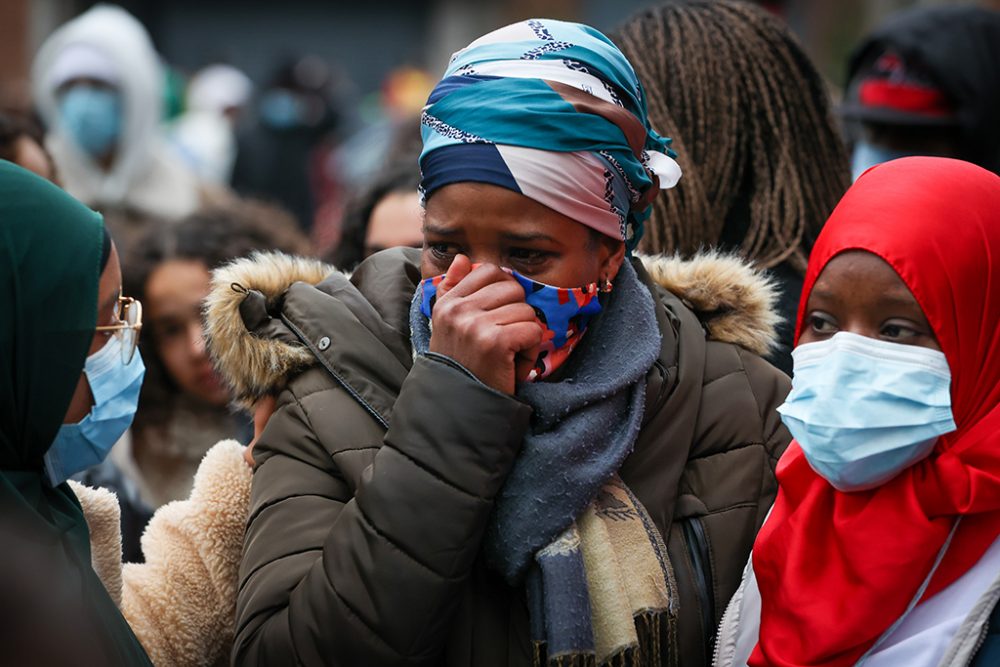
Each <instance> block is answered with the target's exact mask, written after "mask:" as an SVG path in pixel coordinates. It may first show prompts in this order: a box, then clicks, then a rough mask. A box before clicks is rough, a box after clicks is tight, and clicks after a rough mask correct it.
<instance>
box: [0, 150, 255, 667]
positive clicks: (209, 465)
mask: <svg viewBox="0 0 1000 667" xmlns="http://www.w3.org/2000/svg"><path fill="white" fill-rule="evenodd" d="M0 255H2V256H3V257H5V258H9V259H11V260H12V261H4V262H0V295H3V299H4V303H3V309H4V313H5V316H4V317H3V318H0V398H2V400H0V405H2V409H0V544H2V545H3V548H2V549H0V597H2V604H0V655H2V658H0V662H2V663H3V664H5V665H8V664H10V665H122V666H124V665H128V666H130V667H131V666H137V665H149V664H151V661H152V664H157V665H171V666H174V667H196V666H202V665H211V664H216V663H217V661H218V660H219V659H220V658H223V657H225V656H227V655H228V652H229V649H230V646H231V643H232V636H233V624H234V619H233V611H234V605H235V597H236V573H237V567H238V564H239V556H240V547H241V543H242V535H243V527H244V524H245V522H246V514H247V504H248V499H249V491H250V470H249V468H248V467H247V465H246V463H245V462H244V460H243V447H242V446H240V445H239V444H238V443H236V442H232V441H230V442H221V443H219V444H217V445H216V446H215V447H213V448H212V450H211V451H210V452H209V454H208V455H207V456H206V457H205V459H204V461H203V462H202V465H201V467H200V468H199V470H198V474H197V477H196V482H195V488H194V491H193V492H192V494H191V497H190V498H189V499H187V500H184V501H182V502H178V503H174V504H172V505H171V506H170V507H169V508H165V509H164V510H163V511H161V512H158V513H157V515H156V516H155V517H154V519H153V521H152V523H151V525H150V527H149V530H148V531H147V532H146V534H145V536H144V537H143V543H144V546H145V547H146V549H147V555H148V560H147V563H145V564H142V565H136V564H130V565H124V566H123V564H122V553H121V546H120V541H119V540H120V538H119V534H120V525H119V511H118V503H117V502H116V500H115V498H114V496H113V495H112V494H110V493H108V492H107V491H104V490H98V489H91V488H88V487H85V486H81V485H80V484H77V483H75V482H72V481H67V478H68V477H69V476H70V475H71V474H73V473H74V472H77V471H79V470H82V469H83V468H85V467H87V466H89V465H92V464H94V463H96V462H98V461H100V460H101V459H102V458H103V457H104V456H106V454H107V452H108V450H109V449H110V448H111V447H112V445H114V443H115V440H117V438H118V437H119V435H121V434H122V432H124V431H125V429H127V428H128V425H129V422H130V421H131V418H132V415H133V414H134V413H135V408H136V401H137V399H138V395H139V385H140V384H141V383H142V379H143V372H142V369H143V363H142V358H141V356H140V355H139V353H138V352H136V350H135V347H134V342H135V341H136V337H137V336H138V329H139V328H140V327H141V326H142V315H141V304H140V303H139V302H137V301H135V300H134V299H131V298H129V297H127V296H125V295H124V294H123V290H122V274H121V267H120V264H119V260H118V253H117V250H116V248H115V246H114V243H113V242H112V240H111V237H110V236H109V235H108V233H107V230H106V229H105V228H104V225H103V223H102V222H101V217H100V215H98V214H96V213H94V212H93V211H91V210H89V209H87V208H86V207H85V206H83V205H82V204H81V203H80V202H79V201H77V200H75V199H73V198H72V197H70V196H69V195H68V194H66V192H65V191H63V190H61V189H59V188H57V187H56V186H55V185H53V184H52V183H50V182H48V181H46V180H44V179H42V178H39V177H38V176H37V175H34V174H32V173H30V172H28V171H27V170H25V169H22V168H20V167H17V166H15V165H13V164H10V163H7V162H0ZM125 294H127V292H125ZM147 654H148V655H147Z"/></svg>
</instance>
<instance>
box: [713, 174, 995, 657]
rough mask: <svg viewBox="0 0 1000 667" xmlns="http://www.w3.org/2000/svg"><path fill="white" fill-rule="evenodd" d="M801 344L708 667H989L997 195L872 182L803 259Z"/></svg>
mask: <svg viewBox="0 0 1000 667" xmlns="http://www.w3.org/2000/svg"><path fill="white" fill-rule="evenodd" d="M796 337H797V347H796V349H795V352H794V354H793V358H794V367H795V375H794V379H793V381H792V392H791V394H789V397H788V399H787V401H786V403H785V404H784V405H783V406H781V407H780V408H779V412H780V413H781V415H782V420H783V421H784V422H785V424H786V426H788V428H789V430H790V431H791V432H792V434H793V435H794V436H795V442H793V443H792V445H791V446H790V447H789V449H788V451H787V452H786V454H785V455H784V457H783V458H782V460H781V461H780V462H779V464H778V469H777V475H778V481H779V485H780V490H779V493H778V497H777V500H776V501H775V505H774V507H773V509H772V511H771V514H770V516H769V518H768V520H767V522H766V523H765V525H764V527H763V528H762V530H761V532H760V534H759V535H758V537H757V541H756V543H755V545H754V550H753V555H752V557H751V562H750V563H749V564H748V565H747V570H746V573H745V575H744V581H743V584H742V586H741V587H740V590H739V591H738V592H737V594H736V596H734V598H733V600H732V602H731V603H730V605H729V609H728V610H727V612H726V614H725V616H724V617H723V620H722V626H721V627H720V632H719V640H718V646H717V651H716V660H715V664H716V665H717V666H719V667H729V666H731V665H739V666H740V667H742V666H744V665H750V667H792V666H795V667H805V666H810V667H814V666H815V667H848V666H850V665H856V664H859V663H860V664H863V665H865V667H888V666H890V665H893V666H897V665H905V666H906V667H930V666H932V665H945V664H947V665H951V664H961V665H967V664H986V662H985V660H987V659H988V658H986V657H985V653H986V652H991V651H994V650H996V649H997V647H996V646H992V645H991V642H988V641H987V642H985V645H984V640H985V638H986V636H987V630H988V628H989V625H990V623H989V621H990V616H991V613H993V610H994V609H995V608H996V607H997V601H998V600H1000V577H998V575H1000V539H998V537H1000V177H998V176H996V175H995V174H993V173H991V172H989V171H986V170H985V169H982V168H980V167H977V166H974V165H972V164H969V163H966V162H961V161H958V160H950V159H944V158H930V157H912V158H904V159H900V160H895V161H892V162H887V163H884V164H882V165H880V166H877V167H874V168H872V169H870V170H869V171H867V172H866V173H865V174H864V175H863V176H862V177H861V178H860V179H859V180H858V181H857V182H856V183H855V184H854V186H852V187H851V189H850V190H848V192H847V194H846V195H845V196H844V198H843V199H842V200H841V202H840V204H839V205H838V206H837V208H836V210H834V212H833V214H832V216H831V217H830V219H829V221H828V222H827V224H826V227H825V228H824V230H823V232H822V234H821V235H820V237H819V239H818V241H817V243H816V246H815V248H814V250H813V253H812V257H811V258H810V262H809V271H808V273H807V276H806V281H805V288H804V290H803V296H802V302H801V304H800V308H799V316H798V323H797V328H796ZM977 653H978V657H977ZM973 661H977V662H973ZM990 664H994V663H990Z"/></svg>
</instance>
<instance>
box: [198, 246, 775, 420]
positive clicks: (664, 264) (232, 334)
mask: <svg viewBox="0 0 1000 667" xmlns="http://www.w3.org/2000/svg"><path fill="white" fill-rule="evenodd" d="M640 259H641V261H642V265H643V267H644V268H645V269H646V272H647V273H648V274H649V276H650V278H651V279H652V280H653V281H654V282H655V283H656V284H658V285H660V286H661V287H663V288H664V289H666V290H667V291H669V292H671V293H672V294H674V295H675V296H677V297H678V298H679V299H681V301H682V302H683V303H684V305H686V306H687V307H688V308H690V309H691V310H692V311H693V312H694V313H695V315H696V316H697V317H698V319H699V321H700V322H701V323H702V325H703V326H704V327H705V330H706V332H707V336H708V338H709V339H711V340H716V341H720V342H724V343H732V344H735V345H739V346H741V347H744V348H746V349H747V350H749V351H751V352H754V353H756V354H760V355H763V354H766V353H767V352H768V351H769V350H770V349H771V348H772V346H773V345H774V341H775V327H776V326H777V324H778V322H779V320H780V318H779V316H778V315H777V313H776V312H775V310H774V307H775V302H776V300H777V289H776V287H775V285H774V282H773V280H772V279H771V278H769V277H768V276H767V275H765V274H764V273H763V272H761V271H759V270H757V269H754V268H753V267H751V266H750V265H749V264H748V263H747V262H746V261H745V260H743V259H740V258H739V257H736V256H734V255H728V254H722V253H717V252H708V253H701V254H698V255H697V256H695V257H693V258H692V259H682V258H680V257H677V256H660V255H658V256H642V257H640ZM360 270H361V269H359V271H360ZM335 273H338V271H337V269H335V268H334V267H332V266H330V265H328V264H324V263H322V262H319V261H316V260H311V259H304V258H300V257H291V256H289V255H284V254H281V253H256V254H254V255H252V256H250V257H248V258H244V259H239V260H236V261H234V262H232V263H230V264H227V265H226V266H223V267H221V268H219V269H217V270H216V271H215V272H214V273H213V276H212V288H211V292H210V294H209V297H208V299H207V300H206V305H205V317H206V331H207V335H208V341H209V348H210V350H211V353H212V357H213V359H214V361H215V364H216V367H217V368H218V369H219V372H220V373H221V375H222V376H223V377H224V378H225V379H226V380H227V381H228V383H229V385H230V386H231V388H232V389H233V392H234V396H235V399H236V401H237V403H239V404H241V405H243V406H244V407H249V406H251V405H252V404H253V403H254V402H255V401H256V400H258V399H259V398H260V397H262V396H264V395H266V394H273V393H275V392H277V391H279V390H280V389H281V388H282V387H283V386H284V385H285V383H286V382H287V380H288V379H289V378H290V377H291V376H293V375H295V374H297V373H298V372H300V371H302V370H304V369H305V368H307V367H309V366H312V365H313V364H315V363H317V360H316V357H315V355H314V354H313V352H311V351H310V350H309V349H308V348H307V347H306V346H304V345H303V344H302V343H301V342H300V341H298V340H296V338H295V336H294V335H291V334H290V331H289V330H288V329H285V328H284V327H281V325H280V324H278V325H277V329H275V325H274V324H266V323H261V319H262V317H261V314H262V313H265V312H266V313H270V314H275V313H277V312H278V311H280V310H281V306H282V300H283V299H284V298H285V293H286V291H287V290H288V289H289V288H290V287H291V286H292V285H294V284H295V283H306V284H309V285H318V284H320V283H322V282H324V281H325V280H326V279H328V278H329V277H330V276H331V275H332V274H335ZM341 275H342V276H343V277H342V278H341V279H342V280H343V279H346V277H347V275H346V274H341ZM265 319H266V318H265ZM255 324H256V325H258V326H255ZM248 326H249V328H248ZM251 329H255V333H251ZM262 332H263V333H265V334H266V335H262Z"/></svg>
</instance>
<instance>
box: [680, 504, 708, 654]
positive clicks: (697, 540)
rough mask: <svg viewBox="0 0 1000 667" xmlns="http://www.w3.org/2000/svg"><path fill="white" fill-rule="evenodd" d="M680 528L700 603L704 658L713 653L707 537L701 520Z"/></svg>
mask: <svg viewBox="0 0 1000 667" xmlns="http://www.w3.org/2000/svg"><path fill="white" fill-rule="evenodd" d="M681 526H682V528H683V530H684V542H685V544H686V545H687V548H688V555H689V556H690V558H691V567H692V569H693V570H694V583H695V589H696V591H697V593H698V601H699V602H700V603H701V620H702V625H703V627H704V629H705V636H706V658H707V657H709V656H711V655H712V653H713V647H714V645H715V631H716V628H715V595H714V593H713V587H712V578H711V577H712V573H711V559H710V558H709V552H708V537H707V536H706V535H705V526H703V525H702V523H701V519H698V518H697V517H691V518H689V519H685V520H684V521H683V522H682V523H681Z"/></svg>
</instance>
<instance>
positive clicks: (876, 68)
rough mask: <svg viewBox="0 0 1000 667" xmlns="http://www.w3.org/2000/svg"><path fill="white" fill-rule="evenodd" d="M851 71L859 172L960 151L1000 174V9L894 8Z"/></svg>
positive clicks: (850, 116)
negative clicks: (914, 157) (890, 162)
mask: <svg viewBox="0 0 1000 667" xmlns="http://www.w3.org/2000/svg"><path fill="white" fill-rule="evenodd" d="M848 77H849V81H848V85H847V94H846V102H845V104H844V105H843V106H842V107H841V113H842V115H843V117H844V118H845V120H847V121H848V123H849V129H850V130H851V135H852V140H853V153H852V156H851V172H852V174H853V177H854V178H857V177H858V176H860V175H861V174H862V172H864V171H865V170H866V169H868V168H869V167H871V166H873V165H876V164H879V163H880V162H885V161H887V160H892V159H895V158H898V157H904V156H907V155H932V156H941V157H954V158H959V159H962V160H967V161H969V162H972V163H974V164H978V165H979V166H981V167H983V168H985V169H989V170H990V171H992V172H994V173H1000V12H998V11H996V10H990V9H985V8H981V7H972V6H956V7H921V8H917V9H911V10H908V11H904V12H900V13H898V14H894V15H893V16H890V17H889V19H888V20H887V21H886V22H885V23H884V24H883V25H882V26H880V27H879V28H878V29H877V30H875V31H874V32H873V33H872V34H871V35H870V36H868V37H867V38H866V39H865V40H864V41H863V42H862V43H861V44H860V45H859V46H858V47H857V48H856V49H855V51H854V54H853V55H852V56H851V60H850V64H849V66H848Z"/></svg>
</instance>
